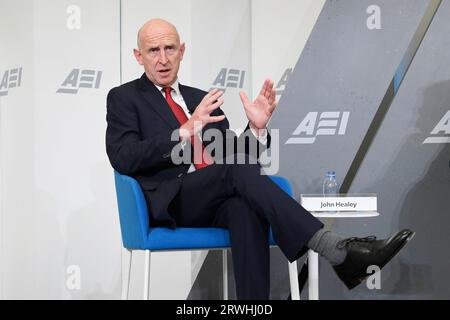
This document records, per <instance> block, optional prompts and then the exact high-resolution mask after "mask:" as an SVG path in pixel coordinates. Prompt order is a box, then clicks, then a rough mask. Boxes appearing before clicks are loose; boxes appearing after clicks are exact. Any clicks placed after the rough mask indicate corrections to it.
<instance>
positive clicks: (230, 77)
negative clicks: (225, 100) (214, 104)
mask: <svg viewBox="0 0 450 320" xmlns="http://www.w3.org/2000/svg"><path fill="white" fill-rule="evenodd" d="M244 81H245V70H237V69H227V68H222V70H220V72H219V74H218V75H217V77H216V79H215V80H214V82H213V84H212V88H211V89H215V88H218V89H220V90H222V91H223V92H225V91H226V89H227V88H242V87H243V86H244Z"/></svg>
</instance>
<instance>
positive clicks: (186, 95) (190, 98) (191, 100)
mask: <svg viewBox="0 0 450 320" xmlns="http://www.w3.org/2000/svg"><path fill="white" fill-rule="evenodd" d="M178 86H179V88H180V93H181V95H182V96H183V99H184V102H185V103H186V107H187V108H188V110H189V113H190V114H191V115H192V113H194V110H195V108H196V107H197V105H198V104H199V102H198V101H197V100H198V99H195V97H194V91H193V90H191V89H189V87H186V86H183V85H182V84H181V83H180V84H179V85H178Z"/></svg>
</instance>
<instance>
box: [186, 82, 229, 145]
mask: <svg viewBox="0 0 450 320" xmlns="http://www.w3.org/2000/svg"><path fill="white" fill-rule="evenodd" d="M222 95H223V92H222V91H220V90H219V89H213V90H211V91H210V92H209V93H208V94H207V95H206V96H204V97H203V99H202V101H201V102H200V104H199V105H198V106H197V108H195V111H194V113H193V114H192V116H191V118H190V119H189V120H188V121H186V123H185V124H183V125H182V126H181V127H180V137H181V139H187V138H189V137H191V136H193V135H195V134H197V133H198V132H200V131H201V130H202V129H203V127H204V126H206V125H207V124H208V123H211V122H219V121H222V120H223V119H225V115H221V116H210V114H211V113H212V112H213V111H214V110H216V109H217V108H219V107H220V106H221V105H222V104H223V99H220V97H222Z"/></svg>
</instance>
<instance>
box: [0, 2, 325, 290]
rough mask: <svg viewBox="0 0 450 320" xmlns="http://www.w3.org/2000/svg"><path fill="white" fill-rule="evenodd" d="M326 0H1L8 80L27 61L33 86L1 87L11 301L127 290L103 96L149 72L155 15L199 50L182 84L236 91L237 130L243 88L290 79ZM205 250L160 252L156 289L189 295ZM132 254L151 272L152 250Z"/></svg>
mask: <svg viewBox="0 0 450 320" xmlns="http://www.w3.org/2000/svg"><path fill="white" fill-rule="evenodd" d="M323 3H324V0H320V1H317V0H302V1H299V0H298V1H288V0H283V1H279V0H278V1H276V0H255V1H251V0H245V1H242V0H233V1H229V0H228V1H225V0H209V1H207V0H189V1H186V0H170V1H156V0H122V1H119V0H114V1H111V0H95V1H87V0H73V1H66V0H62V1H61V0H39V1H38V0H34V1H33V0H20V1H17V0H1V1H0V39H1V43H0V81H1V79H2V78H1V77H2V76H3V73H4V72H5V70H11V69H14V68H18V67H21V68H22V70H23V74H22V81H21V86H20V87H16V88H11V89H10V90H9V91H8V95H7V96H0V142H1V144H0V152H1V157H0V166H1V167H0V169H1V170H0V179H1V181H0V209H1V212H0V228H1V229H0V230H1V237H0V245H1V247H0V254H1V256H0V258H1V263H0V268H1V269H0V271H1V277H0V280H1V286H2V288H1V289H2V291H1V293H2V297H3V298H10V299H14V298H36V299H47V298H56V299H90V298H92V299H109V298H119V297H120V268H121V263H120V252H121V242H120V232H119V231H120V230H119V225H118V215H117V208H116V199H115V193H114V184H113V179H112V169H111V167H110V165H109V163H108V160H107V157H106V153H105V148H104V134H105V128H106V122H105V100H106V94H107V92H108V91H109V89H110V88H112V87H113V86H116V85H119V84H120V82H121V81H122V82H127V81H129V80H133V79H135V78H136V77H139V76H140V75H141V74H142V72H143V70H142V69H141V67H140V66H139V65H138V64H137V63H136V62H135V60H134V57H133V55H132V49H133V48H134V47H135V46H136V32H137V30H138V28H139V27H140V26H141V25H142V24H143V23H144V22H145V21H146V20H148V19H150V18H154V17H161V18H165V19H167V20H169V21H171V22H173V23H174V24H175V25H176V26H177V27H178V30H179V32H180V34H181V38H182V41H184V42H186V48H187V49H186V55H185V57H184V60H183V62H182V67H181V69H180V81H181V82H182V83H184V84H187V85H193V86H197V87H200V88H202V89H205V90H209V89H210V88H212V87H219V88H220V89H222V90H225V104H224V106H223V109H224V111H225V112H226V114H227V116H228V118H229V120H230V123H231V127H232V128H233V129H240V128H241V129H243V128H244V127H245V125H246V121H245V116H244V112H243V109H242V106H241V103H240V99H239V96H238V92H239V91H240V90H245V91H246V92H247V93H248V94H249V96H254V94H255V93H257V92H258V91H259V87H260V85H261V84H262V81H263V80H264V78H266V77H272V78H273V80H274V81H275V83H276V84H278V83H279V82H280V79H281V78H282V76H283V74H285V71H286V69H289V68H293V67H294V65H295V62H296V61H297V59H298V57H299V55H300V53H301V51H302V49H303V46H304V44H305V42H306V40H307V38H308V35H309V33H310V31H311V29H312V27H313V25H314V23H315V21H316V19H317V16H318V14H319V12H320V10H321V8H322V6H323ZM120 26H122V28H120ZM30 44H32V46H31V47H30ZM121 57H122V58H121ZM235 79H237V80H235ZM80 84H81V85H84V87H83V86H82V87H81V88H78V87H79V85H80ZM61 89H62V90H63V91H65V92H67V91H74V90H76V89H78V90H77V93H63V92H61ZM278 89H280V90H282V89H283V86H281V87H280V88H278ZM58 90H60V92H57V91H58ZM0 91H1V90H0ZM204 257H205V253H203V254H200V253H198V252H194V253H170V254H157V255H155V257H154V258H152V275H151V277H152V278H151V280H152V290H151V298H158V299H168V298H172V299H173V298H178V299H184V298H186V297H187V295H188V294H189V291H190V289H191V286H192V284H193V283H194V281H195V278H196V276H197V274H198V272H199V270H200V267H201V265H202V263H203V260H204ZM134 262H136V263H135V264H134V265H133V271H136V272H139V274H140V273H141V272H142V263H141V262H142V259H140V257H138V259H136V260H134ZM282 263H283V266H284V267H285V261H283V262H282ZM218 272H220V271H218ZM135 274H138V273H135ZM132 287H133V290H132V291H131V297H132V298H138V295H140V293H141V288H142V278H141V277H140V276H137V277H135V278H133V279H132Z"/></svg>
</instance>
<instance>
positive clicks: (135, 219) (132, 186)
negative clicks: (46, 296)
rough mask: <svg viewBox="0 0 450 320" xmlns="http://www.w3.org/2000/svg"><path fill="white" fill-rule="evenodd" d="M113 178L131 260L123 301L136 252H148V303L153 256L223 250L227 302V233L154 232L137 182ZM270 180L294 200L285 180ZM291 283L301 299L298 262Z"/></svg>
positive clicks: (196, 230)
mask: <svg viewBox="0 0 450 320" xmlns="http://www.w3.org/2000/svg"><path fill="white" fill-rule="evenodd" d="M114 175H115V184H116V193H117V204H118V208H119V218H120V229H121V233H122V242H123V246H124V248H125V249H126V250H125V252H126V259H127V260H128V261H127V264H126V265H127V267H126V273H124V272H122V274H123V275H124V276H125V277H122V278H123V281H122V299H128V291H129V287H130V276H131V262H132V254H133V251H134V250H145V271H144V272H145V273H144V279H145V282H144V294H143V297H144V299H145V300H147V299H148V298H149V290H150V255H151V252H153V251H159V252H161V251H169V250H170V251H182V250H189V251H191V250H214V249H219V250H222V255H223V297H224V299H225V300H226V299H228V286H227V283H228V278H227V249H228V248H230V238H229V234H228V230H226V229H221V228H176V229H175V230H172V229H168V228H158V227H157V228H152V227H151V226H149V219H148V212H147V204H146V202H145V198H144V194H143V192H142V189H141V187H140V185H139V184H138V182H137V181H136V180H135V179H133V178H131V177H129V176H126V175H121V174H119V173H118V172H117V171H115V172H114ZM271 178H272V180H273V181H274V182H275V183H277V184H278V185H279V186H280V188H282V189H283V190H284V191H285V192H287V193H288V194H289V195H291V196H292V190H291V186H290V184H289V182H288V181H287V180H286V179H285V178H282V177H276V176H273V177H271ZM270 244H271V245H276V244H275V242H274V240H273V236H272V232H270ZM123 271H124V270H123ZM125 279H126V280H125ZM289 279H290V286H291V296H292V299H293V300H295V299H300V294H299V287H298V281H297V264H296V262H293V263H289Z"/></svg>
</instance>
